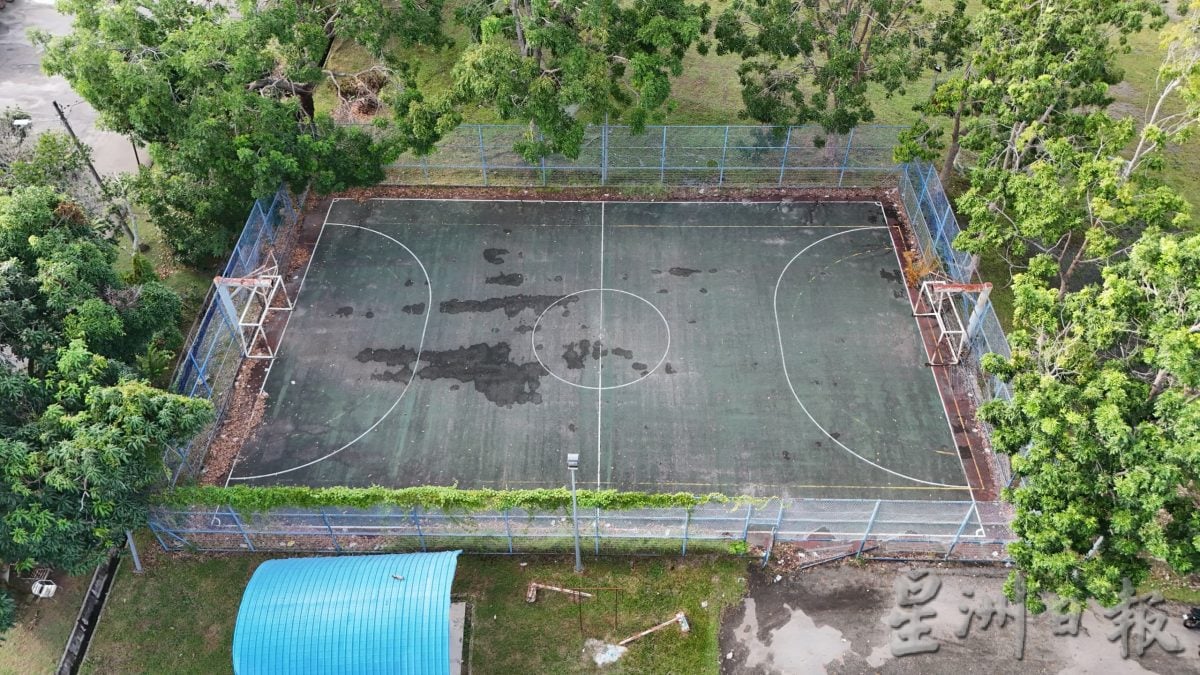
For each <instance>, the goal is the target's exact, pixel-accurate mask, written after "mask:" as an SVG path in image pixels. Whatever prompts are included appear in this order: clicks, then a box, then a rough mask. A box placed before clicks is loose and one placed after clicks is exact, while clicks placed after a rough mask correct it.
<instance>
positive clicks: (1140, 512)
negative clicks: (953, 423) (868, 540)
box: [981, 234, 1200, 608]
mask: <svg viewBox="0 0 1200 675" xmlns="http://www.w3.org/2000/svg"><path fill="white" fill-rule="evenodd" d="M1055 276H1056V269H1055V262H1054V261H1053V260H1051V259H1049V258H1047V257H1046V256H1038V257H1036V258H1034V260H1033V261H1032V262H1031V264H1030V268H1029V271H1028V272H1026V273H1024V274H1021V275H1018V276H1017V277H1016V278H1015V279H1014V290H1015V292H1016V318H1015V322H1016V325H1017V330H1015V331H1014V332H1013V333H1012V335H1011V336H1010V342H1011V344H1012V348H1013V357H1012V359H1011V360H1005V359H1002V358H999V357H997V356H996V355H989V356H988V357H987V359H986V361H985V368H987V369H988V370H989V371H991V372H993V373H996V374H998V375H1000V376H1001V377H1003V378H1005V379H1007V380H1008V381H1010V382H1011V383H1012V387H1013V399H1012V401H1011V402H1004V401H993V402H991V403H988V404H987V405H985V406H983V408H982V409H981V416H982V417H983V419H984V420H986V421H987V422H988V423H989V424H991V425H992V426H993V428H994V431H993V435H992V440H993V443H994V444H995V447H996V448H997V449H998V450H999V451H1002V452H1005V453H1008V454H1009V455H1011V456H1012V466H1013V471H1014V474H1015V476H1016V477H1017V478H1018V479H1020V481H1021V484H1020V485H1019V486H1018V487H1016V488H1013V489H1010V490H1008V491H1006V495H1005V496H1006V498H1008V499H1010V500H1011V501H1012V502H1013V503H1014V504H1015V505H1016V517H1015V520H1014V521H1013V529H1014V532H1015V534H1016V535H1017V536H1018V541H1017V542H1015V543H1014V544H1012V545H1011V546H1010V549H1009V550H1010V553H1011V554H1012V556H1013V558H1014V560H1015V561H1016V563H1017V565H1018V567H1019V568H1020V569H1021V571H1022V572H1023V573H1024V574H1025V575H1026V576H1027V579H1028V583H1029V589H1030V591H1031V593H1030V597H1031V601H1032V602H1033V604H1034V606H1035V608H1040V607H1039V606H1038V601H1037V600H1036V597H1037V593H1038V592H1053V593H1056V594H1057V595H1058V596H1060V597H1062V598H1065V599H1068V600H1070V601H1073V602H1076V603H1082V602H1084V601H1085V600H1087V599H1088V598H1096V599H1098V600H1100V601H1102V602H1104V603H1112V602H1115V601H1116V599H1117V595H1118V593H1119V592H1120V590H1121V580H1122V579H1123V578H1129V579H1131V580H1132V581H1133V582H1134V583H1135V584H1136V583H1138V582H1140V581H1142V580H1144V579H1145V578H1146V574H1147V571H1148V569H1149V565H1150V561H1151V559H1158V560H1162V561H1165V562H1166V563H1167V564H1168V565H1170V566H1171V567H1172V568H1173V569H1175V570H1176V571H1178V572H1181V573H1191V572H1195V571H1197V569H1200V546H1197V541H1200V508H1198V507H1200V487H1198V486H1200V236H1197V235H1193V236H1190V237H1187V238H1182V239H1181V238H1178V237H1174V236H1168V235H1157V234H1148V235H1145V236H1143V237H1142V238H1141V240H1140V241H1139V242H1138V243H1137V244H1136V245H1135V246H1134V247H1133V249H1132V251H1131V253H1130V255H1129V258H1128V260H1126V261H1124V262H1121V263H1119V264H1115V265H1111V266H1109V267H1107V268H1105V269H1104V271H1103V280H1102V282H1101V283H1100V284H1094V285H1089V286H1086V287H1084V288H1082V289H1081V290H1079V291H1076V292H1069V293H1067V294H1065V295H1063V294H1061V293H1059V291H1058V289H1057V287H1056V283H1054V282H1055Z"/></svg>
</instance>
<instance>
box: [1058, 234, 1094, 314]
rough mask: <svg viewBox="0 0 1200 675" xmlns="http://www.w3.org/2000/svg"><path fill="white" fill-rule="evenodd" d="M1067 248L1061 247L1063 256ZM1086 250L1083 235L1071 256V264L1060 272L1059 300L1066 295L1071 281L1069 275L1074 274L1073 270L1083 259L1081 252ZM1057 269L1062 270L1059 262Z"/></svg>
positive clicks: (1085, 239) (1085, 240) (1085, 241)
mask: <svg viewBox="0 0 1200 675" xmlns="http://www.w3.org/2000/svg"><path fill="white" fill-rule="evenodd" d="M1068 250H1069V249H1067V248H1064V249H1063V257H1066V255H1067V251H1068ZM1086 251H1087V237H1084V238H1083V241H1081V242H1079V250H1077V251H1075V255H1074V256H1072V257H1071V264H1070V265H1067V269H1065V270H1063V271H1062V272H1060V276H1059V280H1058V299H1059V301H1060V302H1061V301H1062V299H1063V298H1065V297H1067V290H1068V288H1069V285H1070V283H1071V277H1072V276H1074V275H1075V270H1076V268H1078V267H1079V262H1080V261H1081V260H1083V254H1084V253H1085V252H1086ZM1059 269H1060V270H1062V264H1061V263H1060V264H1059Z"/></svg>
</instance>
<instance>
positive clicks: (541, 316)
mask: <svg viewBox="0 0 1200 675" xmlns="http://www.w3.org/2000/svg"><path fill="white" fill-rule="evenodd" d="M596 291H600V292H601V295H600V297H601V304H603V298H604V295H603V293H604V292H605V291H611V292H613V293H620V294H621V295H628V296H629V297H631V298H637V299H638V300H641V301H642V302H644V303H646V305H648V306H649V307H650V309H652V310H654V311H655V313H657V314H658V318H659V319H661V320H662V322H663V328H664V329H666V331H667V346H666V348H665V349H663V353H662V356H660V357H659V358H658V362H657V363H655V364H654V367H652V368H649V369H648V370H646V374H645V375H642V376H641V377H639V378H637V379H636V380H630V381H628V382H622V383H621V384H610V385H608V386H607V387H604V386H600V384H597V385H596V386H594V387H593V386H592V385H590V384H579V383H578V382H572V381H570V380H568V379H566V378H565V377H562V376H560V375H559V374H558V373H556V372H554V371H553V370H551V369H550V366H547V365H546V362H545V361H543V360H542V357H541V355H539V354H538V350H537V332H538V326H540V325H541V324H542V319H544V318H546V315H547V314H549V313H550V310H552V309H554V308H555V307H557V306H558V303H560V302H562V301H563V300H566V299H567V298H578V297H579V296H581V295H583V294H584V293H593V292H596ZM601 311H603V310H601ZM600 331H601V333H602V332H603V328H602V327H601V329H600ZM529 340H530V342H529V344H530V346H531V347H532V348H533V358H534V359H535V360H536V361H537V362H538V365H540V366H541V367H542V370H545V371H546V374H547V375H549V376H550V377H553V378H554V379H556V380H558V381H559V382H562V383H563V384H568V385H570V386H572V387H575V388H577V389H597V390H605V389H623V388H624V387H628V386H630V385H634V384H637V383H638V382H641V381H642V380H644V379H646V378H647V377H650V376H651V375H653V374H654V371H656V370H658V369H659V367H660V366H662V364H663V362H664V361H666V360H667V355H668V354H669V353H670V351H671V324H670V323H669V322H668V321H667V317H666V315H665V314H663V313H662V310H661V309H659V308H658V306H657V305H655V304H654V303H653V302H650V301H649V300H647V299H646V298H644V297H642V296H640V295H638V294H637V293H630V292H629V291H623V290H621V289H619V288H585V289H582V290H579V291H575V292H573V293H568V294H567V295H564V296H562V297H561V298H559V299H557V300H555V301H554V302H552V303H550V304H549V305H548V306H547V307H546V309H543V310H542V313H541V314H538V318H537V319H536V320H535V321H534V322H533V330H532V331H530V333H529ZM600 361H601V362H603V361H604V359H603V357H602V358H601V359H600Z"/></svg>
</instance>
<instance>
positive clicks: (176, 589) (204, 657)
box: [0, 537, 746, 675]
mask: <svg viewBox="0 0 1200 675" xmlns="http://www.w3.org/2000/svg"><path fill="white" fill-rule="evenodd" d="M139 539H143V544H144V546H143V551H146V552H147V557H148V558H152V557H154V556H152V555H151V553H150V550H148V549H149V547H151V546H153V544H152V543H149V542H147V541H144V538H141V537H140V538H139ZM272 557H281V556H269V555H254V554H231V555H224V556H219V555H196V556H176V557H171V558H165V557H158V559H157V560H154V559H150V560H147V561H146V563H147V565H146V572H145V573H144V574H141V575H135V574H133V573H131V571H130V568H129V565H128V564H127V563H126V562H123V563H122V565H121V568H120V570H119V572H118V574H117V578H116V581H115V582H114V584H113V587H112V591H111V593H110V595H109V600H108V604H107V605H106V606H105V609H104V614H103V616H102V617H101V619H100V624H99V626H98V628H97V631H96V634H95V637H94V638H93V640H92V645H91V648H90V650H89V651H88V655H87V659H86V661H85V662H84V664H83V667H82V669H81V670H80V672H82V673H197V674H200V673H203V674H205V675H208V674H217V673H228V672H230V671H231V667H232V664H231V656H230V651H231V649H232V644H233V628H234V625H235V623H236V621H237V609H238V605H239V603H240V602H241V597H242V591H243V590H244V589H245V586H246V583H247V582H248V581H249V579H250V576H251V574H253V572H254V570H255V568H257V567H258V565H259V564H260V563H261V562H263V561H264V560H267V559H269V558H272ZM745 564H746V563H745V561H744V560H742V559H737V558H730V557H709V556H689V557H688V558H673V557H672V558H667V557H663V558H646V559H643V558H600V559H594V558H585V559H584V567H585V571H584V573H583V575H582V576H576V575H575V574H574V572H573V571H572V567H573V561H572V560H571V558H569V557H561V556H559V557H544V556H520V557H517V556H461V557H460V558H459V562H458V573H457V575H456V576H455V582H454V590H453V594H454V597H455V598H456V599H465V600H467V601H468V602H470V603H471V605H472V611H473V623H472V625H471V627H470V643H471V654H470V658H471V666H472V672H473V673H476V674H487V673H529V674H533V673H556V674H558V673H593V672H600V669H598V668H597V667H596V666H595V665H593V664H592V663H591V661H589V660H587V659H586V658H585V657H584V655H583V654H582V652H581V649H582V647H583V639H582V638H581V637H580V632H579V615H580V612H579V610H580V609H582V610H583V612H582V614H583V622H584V636H585V637H589V638H597V639H602V640H609V641H616V640H619V639H621V638H624V637H628V636H630V635H632V634H634V633H637V632H639V631H641V630H644V629H646V628H649V627H650V626H653V625H655V624H657V623H660V622H662V621H665V620H667V619H669V618H670V617H671V616H672V615H674V614H675V612H677V611H679V610H683V611H684V612H685V613H686V614H687V618H688V622H689V623H690V624H691V629H692V630H691V633H690V634H688V635H683V634H681V633H680V632H679V631H678V630H677V629H674V628H672V629H670V630H664V631H661V632H659V633H655V634H653V635H651V636H649V637H647V638H644V639H642V640H639V641H637V642H636V643H634V644H633V645H632V646H631V647H630V650H629V653H628V654H626V656H625V658H623V659H622V660H621V661H620V662H619V663H618V664H616V666H609V667H607V668H605V669H604V672H606V673H647V672H653V673H662V674H664V675H665V674H668V673H679V674H687V675H693V674H695V675H699V674H702V673H714V674H715V673H717V672H718V663H719V654H718V644H717V638H718V631H719V629H720V616H721V612H722V611H723V610H724V609H725V608H726V607H728V606H729V605H731V604H732V603H734V602H737V601H738V600H739V599H740V598H741V596H742V593H743V592H744V590H745V583H744V581H740V580H739V579H743V578H744V577H745V576H746V574H745ZM534 580H536V581H540V582H543V583H549V584H554V585H562V586H567V587H584V586H591V587H596V586H602V587H607V588H613V587H615V588H619V589H621V592H620V593H619V594H618V593H614V592H612V591H602V592H600V596H599V597H598V598H597V599H596V600H595V601H590V600H589V601H586V602H585V603H584V605H583V606H582V607H577V606H576V605H575V604H574V603H573V602H572V601H571V600H570V599H568V598H567V597H566V596H564V595H562V594H558V593H545V592H543V593H542V594H541V595H539V598H538V601H537V603H536V604H532V605H531V604H527V603H526V602H525V590H526V588H527V586H528V584H529V582H530V581H534ZM614 595H615V596H616V597H617V612H616V614H617V628H616V629H615V630H614V628H613V606H612V601H613V597H614ZM701 602H707V604H708V606H707V607H706V608H704V607H701V604H700V603H701ZM73 617H74V615H72V618H73ZM60 648H61V645H60ZM0 653H2V652H0ZM55 658H56V659H57V654H55ZM0 663H2V662H0ZM21 672H26V671H21Z"/></svg>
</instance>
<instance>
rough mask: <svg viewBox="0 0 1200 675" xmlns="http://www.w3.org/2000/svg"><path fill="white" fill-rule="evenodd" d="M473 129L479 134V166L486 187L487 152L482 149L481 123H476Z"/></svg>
mask: <svg viewBox="0 0 1200 675" xmlns="http://www.w3.org/2000/svg"><path fill="white" fill-rule="evenodd" d="M475 130H476V131H477V132H478V135H479V168H480V169H481V170H482V171H483V186H484V187H487V184H488V175H487V153H486V152H485V151H484V145H483V125H482V124H476V125H475Z"/></svg>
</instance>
